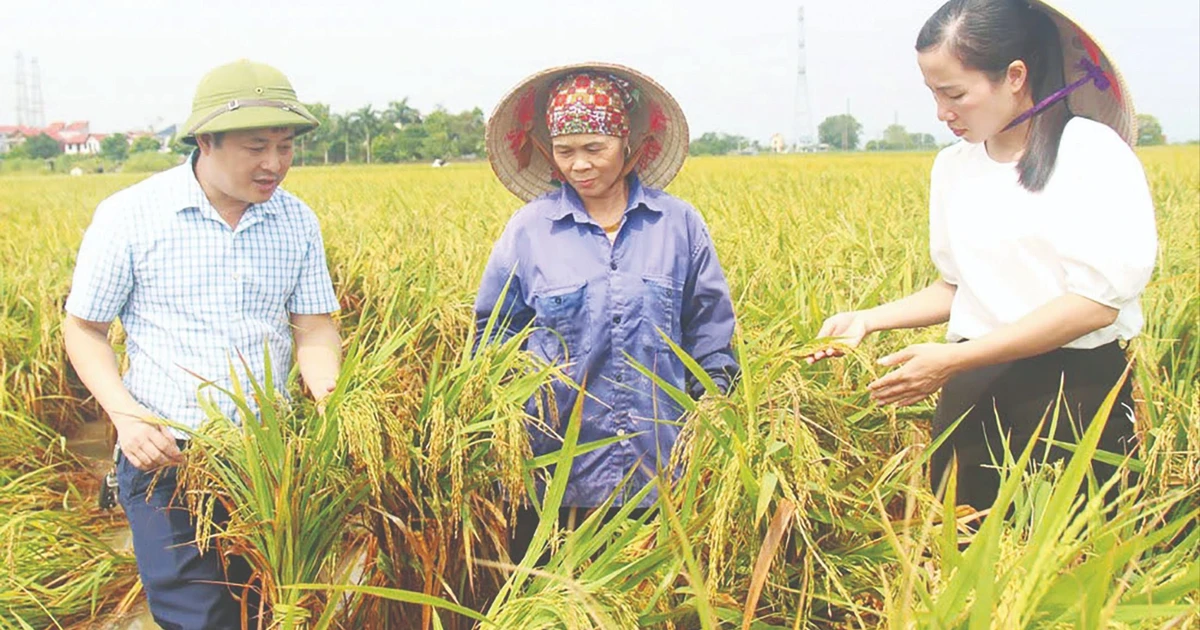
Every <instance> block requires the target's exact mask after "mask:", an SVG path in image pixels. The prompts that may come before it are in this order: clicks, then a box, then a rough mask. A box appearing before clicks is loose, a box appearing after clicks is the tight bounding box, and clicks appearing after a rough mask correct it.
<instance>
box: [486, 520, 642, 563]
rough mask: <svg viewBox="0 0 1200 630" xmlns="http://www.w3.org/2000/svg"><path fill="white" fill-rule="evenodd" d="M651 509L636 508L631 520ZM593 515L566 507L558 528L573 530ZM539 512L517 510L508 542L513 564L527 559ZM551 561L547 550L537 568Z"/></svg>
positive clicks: (604, 521) (603, 521) (509, 554)
mask: <svg viewBox="0 0 1200 630" xmlns="http://www.w3.org/2000/svg"><path fill="white" fill-rule="evenodd" d="M648 509H649V508H634V509H633V510H631V511H630V513H629V518H630V519H639V518H641V517H642V516H643V515H644V514H645V513H646V510H648ZM618 511H619V509H618V508H613V509H610V510H609V511H608V512H607V513H606V514H605V515H604V516H603V517H602V520H601V522H602V523H608V522H609V521H611V520H612V519H613V518H615V517H616V515H617V512H618ZM590 514H591V508H580V507H565V508H560V509H559V510H558V526H559V528H561V529H567V530H573V529H575V527H577V526H578V525H579V524H580V523H582V522H583V521H584V519H586V518H587V517H588V516H589V515H590ZM539 522H540V519H539V518H538V514H537V512H535V511H534V509H533V508H531V507H522V508H519V509H518V510H517V522H516V523H515V524H514V526H513V528H512V533H511V535H510V536H509V542H508V557H509V558H510V559H511V560H512V563H513V564H520V563H521V560H522V559H523V558H524V557H525V553H526V552H527V551H528V550H529V543H531V542H533V534H534V533H535V532H536V531H537V527H538V523H539ZM549 561H550V551H549V550H548V549H547V550H546V551H544V552H542V556H541V557H540V558H538V561H537V562H536V563H535V565H536V566H543V565H545V564H546V563H547V562H549Z"/></svg>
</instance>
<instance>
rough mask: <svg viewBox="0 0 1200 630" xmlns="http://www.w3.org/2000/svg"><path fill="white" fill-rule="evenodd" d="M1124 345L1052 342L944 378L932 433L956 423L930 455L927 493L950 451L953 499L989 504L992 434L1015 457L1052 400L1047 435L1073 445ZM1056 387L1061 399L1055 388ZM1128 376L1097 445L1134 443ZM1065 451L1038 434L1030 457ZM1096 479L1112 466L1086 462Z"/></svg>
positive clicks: (1049, 457) (1000, 456)
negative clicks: (1029, 353) (1041, 349)
mask: <svg viewBox="0 0 1200 630" xmlns="http://www.w3.org/2000/svg"><path fill="white" fill-rule="evenodd" d="M1126 363H1127V358H1126V356H1125V352H1124V350H1122V349H1121V347H1120V346H1119V345H1118V344H1117V342H1115V341H1114V342H1112V343H1109V344H1106V345H1103V346H1100V347H1097V348H1092V349H1088V350H1076V349H1068V348H1059V349H1058V350H1054V351H1051V352H1048V353H1046V354H1042V355H1038V356H1035V357H1029V358H1027V359H1021V360H1018V361H1013V362H1009V363H1003V364H999V365H993V366H987V367H983V368H978V369H975V370H971V371H968V372H963V373H962V374H959V375H956V376H955V377H953V378H951V379H950V380H949V381H948V382H947V383H946V385H945V386H944V387H943V388H942V397H941V401H940V402H939V403H938V407H937V411H936V413H935V414H934V418H933V434H934V436H935V437H936V436H938V435H941V434H942V433H943V432H945V430H946V429H947V428H948V426H949V425H950V424H953V422H954V421H955V420H956V419H958V418H959V417H960V416H962V415H963V414H966V415H965V417H963V420H962V422H961V423H960V424H959V425H958V427H957V428H956V429H955V431H954V433H953V434H952V435H951V436H950V439H948V440H947V441H946V442H945V443H943V444H942V446H941V447H940V448H939V449H938V450H937V451H936V452H935V453H934V455H933V457H932V461H931V465H930V473H931V474H930V477H931V479H930V481H931V483H932V485H933V488H934V490H935V491H937V490H938V489H939V487H940V486H941V485H942V480H943V477H944V475H945V473H946V471H947V470H948V469H949V466H950V461H951V457H953V456H957V458H958V476H957V483H958V490H957V503H958V504H960V505H964V504H965V505H970V506H971V507H973V508H975V509H977V510H982V509H986V508H988V507H990V506H991V505H992V503H993V502H994V501H995V499H996V495H997V493H998V491H999V487H1000V473H999V471H998V470H997V469H996V467H995V466H994V465H993V458H994V461H995V462H997V463H1001V464H1002V463H1003V461H1004V450H1003V448H1004V446H1003V443H1002V442H1001V439H1000V435H1001V432H1003V433H1004V434H1005V435H1007V436H1008V439H1009V444H1008V448H1009V451H1010V452H1011V453H1012V456H1013V459H1014V460H1016V459H1017V458H1018V457H1019V456H1020V454H1021V452H1022V451H1024V449H1025V447H1026V445H1028V444H1029V441H1030V440H1031V439H1034V437H1035V432H1036V431H1037V426H1038V423H1039V422H1041V421H1042V418H1043V417H1045V418H1046V423H1045V425H1044V426H1043V427H1042V433H1041V434H1040V437H1049V434H1050V424H1051V420H1052V418H1053V413H1054V405H1055V404H1057V405H1059V407H1058V414H1059V417H1058V426H1057V428H1056V431H1055V434H1054V436H1053V439H1054V440H1057V441H1059V442H1066V443H1075V442H1077V441H1078V437H1082V436H1083V433H1084V431H1085V430H1086V429H1087V427H1088V426H1089V425H1090V424H1091V422H1092V419H1093V418H1094V417H1095V415H1096V412H1097V411H1099V409H1100V405H1101V404H1102V403H1103V402H1104V399H1105V397H1106V396H1108V394H1109V392H1110V391H1112V389H1113V387H1115V386H1116V384H1117V381H1119V380H1120V378H1121V374H1122V373H1123V372H1124V371H1125V367H1126ZM1060 386H1061V394H1062V396H1061V398H1060V396H1059V394H1060ZM1133 409H1134V403H1133V385H1132V375H1131V376H1130V378H1128V379H1126V381H1125V383H1124V384H1123V385H1122V387H1121V390H1120V392H1119V394H1118V396H1117V399H1116V403H1115V404H1114V405H1113V408H1112V412H1111V413H1110V415H1109V417H1108V422H1107V424H1106V425H1105V427H1104V432H1103V434H1102V435H1101V437H1100V445H1099V448H1100V450H1104V451H1109V452H1111V453H1117V454H1122V455H1124V454H1128V453H1130V452H1132V450H1133V448H1134V447H1135V441H1136V438H1135V435H1134V426H1133ZM1070 455H1071V453H1070V451H1067V450H1066V449H1064V448H1061V447H1058V446H1054V447H1050V448H1049V452H1048V453H1047V445H1046V444H1045V442H1044V441H1042V440H1039V441H1038V444H1037V445H1036V446H1035V447H1034V454H1033V461H1036V462H1040V461H1042V458H1043V457H1045V458H1046V461H1047V462H1054V461H1057V460H1062V459H1067V458H1069V457H1070ZM1093 471H1094V473H1095V475H1096V479H1097V481H1098V482H1100V483H1104V482H1105V481H1106V480H1108V479H1109V478H1111V477H1112V475H1113V474H1114V473H1115V472H1116V469H1115V468H1114V467H1113V466H1110V465H1108V464H1102V463H1098V462H1093Z"/></svg>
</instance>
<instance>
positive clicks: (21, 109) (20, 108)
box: [16, 52, 30, 126]
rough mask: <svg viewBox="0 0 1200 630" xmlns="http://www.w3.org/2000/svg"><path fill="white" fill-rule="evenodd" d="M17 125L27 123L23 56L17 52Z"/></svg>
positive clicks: (26, 95) (26, 94) (26, 96)
mask: <svg viewBox="0 0 1200 630" xmlns="http://www.w3.org/2000/svg"><path fill="white" fill-rule="evenodd" d="M16 92H17V125H18V126H24V125H27V124H29V122H30V121H29V91H28V90H27V89H26V85H25V57H24V56H23V55H21V53H19V52H18V53H17V90H16Z"/></svg>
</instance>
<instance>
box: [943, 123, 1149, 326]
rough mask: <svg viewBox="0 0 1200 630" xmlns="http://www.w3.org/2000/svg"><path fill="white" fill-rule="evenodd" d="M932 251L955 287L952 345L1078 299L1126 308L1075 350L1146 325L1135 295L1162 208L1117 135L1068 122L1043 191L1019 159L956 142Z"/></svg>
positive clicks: (949, 152) (947, 161)
mask: <svg viewBox="0 0 1200 630" xmlns="http://www.w3.org/2000/svg"><path fill="white" fill-rule="evenodd" d="M929 205H930V211H929V227H930V234H929V245H930V251H931V253H932V255H933V262H934V264H935V265H936V266H937V268H938V271H940V272H941V274H942V278H943V279H945V281H946V282H949V283H950V284H953V285H955V286H957V292H956V293H955V295H954V302H953V304H952V305H951V307H950V325H949V329H948V334H947V339H949V340H950V341H957V340H959V339H974V338H978V337H980V336H982V335H986V334H988V333H989V332H991V331H993V330H995V329H996V328H998V327H1000V326H1002V325H1005V324H1010V323H1012V322H1015V321H1017V320H1018V319H1020V318H1022V317H1024V316H1025V315H1027V314H1029V313H1030V312H1031V311H1033V310H1035V309H1037V308H1038V307H1040V306H1042V305H1043V304H1046V303H1047V302H1049V301H1050V300H1052V299H1054V298H1056V297H1059V296H1061V295H1065V294H1067V293H1073V294H1076V295H1080V296H1083V297H1085V298H1088V299H1090V300H1093V301H1095V302H1098V303H1100V304H1104V305H1106V306H1110V307H1113V308H1115V309H1118V310H1119V314H1118V316H1117V320H1116V321H1115V322H1114V323H1113V324H1112V325H1110V326H1106V327H1104V328H1101V329H1099V330H1096V331H1093V332H1091V333H1088V334H1086V335H1084V336H1082V337H1080V338H1078V339H1076V340H1074V341H1072V342H1070V343H1068V344H1066V347H1068V348H1094V347H1097V346H1100V345H1103V344H1106V343H1108V342H1110V341H1113V340H1116V339H1130V338H1132V337H1133V336H1135V335H1137V334H1138V333H1139V332H1140V331H1141V329H1142V324H1143V320H1142V308H1141V304H1140V303H1139V298H1140V296H1141V294H1142V290H1143V289H1145V287H1146V283H1147V282H1148V281H1149V280H1150V274H1151V272H1152V271H1153V269H1154V262H1155V257H1156V255H1157V249H1158V237H1157V233H1156V230H1155V224H1154V203H1153V201H1152V199H1151V197H1150V189H1149V187H1148V186H1147V184H1146V176H1145V173H1144V171H1143V170H1142V165H1141V162H1139V161H1138V158H1137V156H1136V155H1135V154H1134V153H1133V151H1132V150H1131V149H1130V148H1129V146H1128V145H1126V144H1125V143H1124V142H1123V141H1122V140H1121V138H1120V136H1118V135H1117V134H1116V132H1114V131H1113V130H1112V129H1110V128H1109V127H1107V126H1105V125H1103V124H1101V123H1098V122H1095V121H1093V120H1089V119H1086V118H1081V117H1075V118H1072V119H1071V120H1070V121H1068V122H1067V126H1066V129H1064V131H1063V136H1062V142H1061V144H1060V146H1059V151H1058V161H1057V164H1056V165H1055V168H1054V173H1053V174H1052V175H1051V177H1050V180H1049V182H1047V185H1046V187H1045V189H1044V190H1042V192H1040V193H1031V192H1029V191H1027V190H1025V189H1024V188H1023V187H1021V184H1020V183H1019V182H1018V181H1017V170H1016V164H1015V163H1000V162H996V161H995V160H993V159H992V158H991V157H989V156H988V154H987V150H986V148H985V147H984V144H983V143H978V144H970V143H967V142H959V143H957V144H955V145H952V146H950V147H947V148H945V149H943V150H942V151H941V152H940V153H939V154H938V156H937V159H936V160H935V161H934V164H933V173H932V182H931V186H930V204H929Z"/></svg>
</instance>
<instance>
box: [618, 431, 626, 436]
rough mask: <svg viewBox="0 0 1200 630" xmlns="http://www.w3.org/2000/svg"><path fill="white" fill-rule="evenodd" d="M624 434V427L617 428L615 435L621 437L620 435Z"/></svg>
mask: <svg viewBox="0 0 1200 630" xmlns="http://www.w3.org/2000/svg"><path fill="white" fill-rule="evenodd" d="M624 435H625V429H617V436H618V437H622V436H624Z"/></svg>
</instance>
